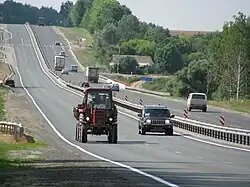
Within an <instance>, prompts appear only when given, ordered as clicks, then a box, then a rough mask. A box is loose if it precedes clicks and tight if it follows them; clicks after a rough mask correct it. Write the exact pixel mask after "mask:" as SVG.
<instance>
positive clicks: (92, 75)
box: [86, 67, 99, 83]
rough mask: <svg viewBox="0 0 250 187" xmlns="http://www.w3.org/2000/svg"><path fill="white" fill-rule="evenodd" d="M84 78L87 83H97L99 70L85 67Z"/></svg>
mask: <svg viewBox="0 0 250 187" xmlns="http://www.w3.org/2000/svg"><path fill="white" fill-rule="evenodd" d="M86 78H87V80H88V81H89V82H94V83H98V79H99V68H97V67H87V68H86Z"/></svg>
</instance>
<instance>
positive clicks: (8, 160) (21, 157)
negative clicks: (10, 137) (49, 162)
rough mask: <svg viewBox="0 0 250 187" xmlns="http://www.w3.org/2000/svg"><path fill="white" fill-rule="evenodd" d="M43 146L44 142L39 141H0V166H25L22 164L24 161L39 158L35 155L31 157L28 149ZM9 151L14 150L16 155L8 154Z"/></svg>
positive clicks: (2, 167)
mask: <svg viewBox="0 0 250 187" xmlns="http://www.w3.org/2000/svg"><path fill="white" fill-rule="evenodd" d="M45 146H46V145H45V144H43V143H42V142H39V141H37V142H35V143H5V142H3V141H0V168H1V169H4V168H5V169H6V168H13V167H27V165H24V164H23V163H25V161H27V160H29V161H30V160H40V159H41V158H40V157H37V156H36V157H33V158H31V156H30V153H29V152H28V151H32V150H35V149H38V148H40V147H45ZM11 151H15V154H16V156H11V155H9V153H10V152H11ZM25 151H27V152H25Z"/></svg>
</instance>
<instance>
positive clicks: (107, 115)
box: [73, 87, 118, 144]
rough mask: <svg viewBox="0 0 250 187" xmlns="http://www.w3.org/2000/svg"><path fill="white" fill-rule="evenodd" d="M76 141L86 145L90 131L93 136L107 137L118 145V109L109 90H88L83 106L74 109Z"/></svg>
mask: <svg viewBox="0 0 250 187" xmlns="http://www.w3.org/2000/svg"><path fill="white" fill-rule="evenodd" d="M73 113H74V117H75V118H76V120H77V121H78V122H77V123H76V137H75V138H76V141H79V142H82V143H86V142H87V141H88V136H87V134H88V131H91V134H93V135H104V134H105V135H107V137H108V142H109V143H114V144H116V143H117V139H118V136H117V126H118V125H117V108H116V106H115V105H114V102H113V98H112V90H111V89H109V88H92V87H89V88H86V89H85V91H84V98H83V102H82V104H78V106H77V107H74V108H73Z"/></svg>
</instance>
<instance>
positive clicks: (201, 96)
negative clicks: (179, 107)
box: [187, 93, 207, 112]
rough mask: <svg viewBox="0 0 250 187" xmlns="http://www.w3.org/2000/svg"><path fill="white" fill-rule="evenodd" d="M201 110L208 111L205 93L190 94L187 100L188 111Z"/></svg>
mask: <svg viewBox="0 0 250 187" xmlns="http://www.w3.org/2000/svg"><path fill="white" fill-rule="evenodd" d="M192 109H199V110H202V112H206V111H207V96H206V94H205V93H190V94H189V95H188V98H187V110H188V111H191V110H192Z"/></svg>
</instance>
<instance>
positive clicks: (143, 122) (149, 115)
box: [138, 105, 175, 135]
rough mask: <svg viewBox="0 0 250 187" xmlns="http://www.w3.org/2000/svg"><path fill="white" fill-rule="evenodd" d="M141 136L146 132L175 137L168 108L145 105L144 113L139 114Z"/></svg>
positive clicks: (171, 116)
mask: <svg viewBox="0 0 250 187" xmlns="http://www.w3.org/2000/svg"><path fill="white" fill-rule="evenodd" d="M138 117H139V121H138V128H139V134H141V135H145V134H146V132H165V135H173V123H172V121H171V118H174V117H175V115H171V114H170V111H169V110H168V108H167V107H165V106H161V105H144V106H143V109H142V113H141V114H138Z"/></svg>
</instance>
